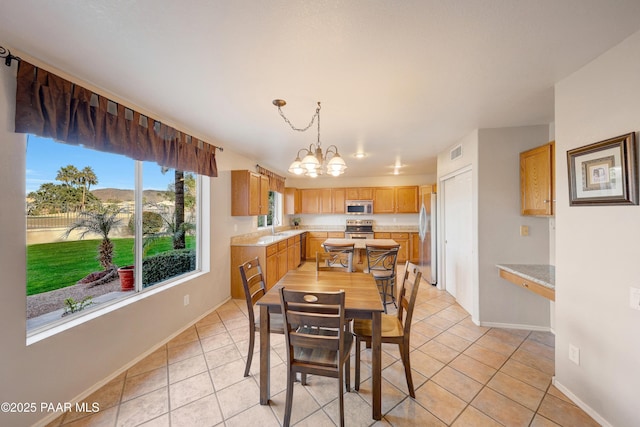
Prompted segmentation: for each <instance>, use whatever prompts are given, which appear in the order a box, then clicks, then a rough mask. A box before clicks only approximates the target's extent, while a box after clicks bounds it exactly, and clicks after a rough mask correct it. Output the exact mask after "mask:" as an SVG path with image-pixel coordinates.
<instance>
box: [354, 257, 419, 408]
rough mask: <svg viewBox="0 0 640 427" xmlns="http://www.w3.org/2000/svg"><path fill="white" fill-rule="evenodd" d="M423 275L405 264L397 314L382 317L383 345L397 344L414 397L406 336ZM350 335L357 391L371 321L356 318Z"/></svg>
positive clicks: (368, 343) (415, 268) (408, 332)
mask: <svg viewBox="0 0 640 427" xmlns="http://www.w3.org/2000/svg"><path fill="white" fill-rule="evenodd" d="M421 277H422V273H421V272H420V270H418V267H416V266H415V265H414V264H411V263H410V262H409V261H407V263H406V264H405V270H404V276H403V279H402V286H401V287H400V293H399V294H398V312H397V314H396V315H389V314H383V315H382V342H383V343H391V344H398V349H399V350H400V356H401V357H402V364H403V365H404V375H405V377H406V379H407V387H408V388H409V395H410V396H411V397H413V398H415V397H416V393H415V391H414V389H413V379H412V378H411V362H410V360H409V350H410V348H409V337H410V335H411V318H412V317H413V308H414V306H415V305H416V297H417V296H418V288H419V286H420V279H421ZM353 334H354V335H355V337H356V383H355V388H356V390H359V389H360V342H362V341H365V342H366V343H367V347H370V346H371V336H372V335H371V334H372V327H371V320H365V319H355V320H354V323H353Z"/></svg>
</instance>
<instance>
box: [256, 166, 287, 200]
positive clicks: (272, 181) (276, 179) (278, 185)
mask: <svg viewBox="0 0 640 427" xmlns="http://www.w3.org/2000/svg"><path fill="white" fill-rule="evenodd" d="M256 170H257V172H258V173H259V174H262V175H266V176H268V177H269V190H271V191H277V192H278V193H281V194H284V180H285V179H286V178H284V177H282V176H280V175H278V174H277V173H274V172H271V171H270V170H269V169H265V168H263V167H262V166H260V165H256Z"/></svg>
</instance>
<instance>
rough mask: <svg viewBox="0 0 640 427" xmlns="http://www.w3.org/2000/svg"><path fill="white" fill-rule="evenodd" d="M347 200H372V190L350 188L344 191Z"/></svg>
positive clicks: (367, 188)
mask: <svg viewBox="0 0 640 427" xmlns="http://www.w3.org/2000/svg"><path fill="white" fill-rule="evenodd" d="M346 195H347V200H373V188H371V187H351V188H347V189H346Z"/></svg>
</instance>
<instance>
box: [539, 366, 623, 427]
mask: <svg viewBox="0 0 640 427" xmlns="http://www.w3.org/2000/svg"><path fill="white" fill-rule="evenodd" d="M551 384H553V385H554V386H555V387H556V388H557V389H558V390H560V391H561V392H562V393H563V394H564V395H565V396H567V397H568V398H569V399H571V401H572V402H573V403H575V404H576V406H577V407H578V408H580V409H582V410H583V411H584V412H586V413H587V414H589V416H590V417H591V418H593V419H594V420H595V421H596V422H597V423H599V424H600V425H601V426H602V427H613V426H612V425H611V424H610V423H609V422H608V421H607V420H605V419H604V418H602V416H601V415H600V414H598V413H597V412H596V411H595V410H594V409H593V408H591V407H590V406H589V405H587V404H586V403H584V402H583V401H582V400H580V399H579V398H578V396H576V395H575V394H573V393H572V392H571V390H569V389H568V388H566V387H565V386H563V385H562V384H561V383H560V382H559V381H558V380H557V379H556V377H555V376H554V377H553V378H551Z"/></svg>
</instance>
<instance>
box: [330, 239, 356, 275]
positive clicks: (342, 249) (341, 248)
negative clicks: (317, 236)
mask: <svg viewBox="0 0 640 427" xmlns="http://www.w3.org/2000/svg"><path fill="white" fill-rule="evenodd" d="M322 246H323V247H324V250H325V252H329V253H332V254H350V256H348V257H347V258H346V259H345V258H344V257H343V256H341V257H340V258H339V261H340V265H342V266H343V267H349V270H350V271H354V270H353V254H354V252H355V246H356V244H355V243H334V244H330V245H328V244H326V243H325V244H323V245H322ZM347 261H348V262H347Z"/></svg>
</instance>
